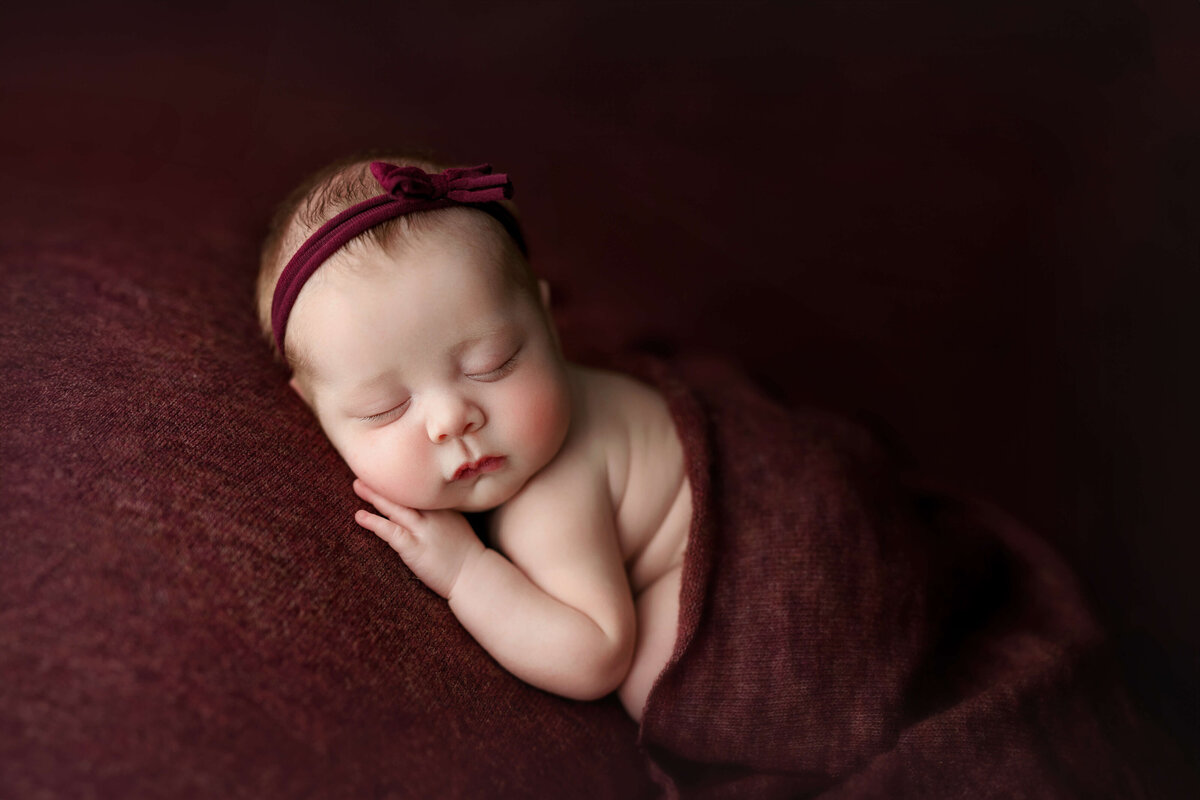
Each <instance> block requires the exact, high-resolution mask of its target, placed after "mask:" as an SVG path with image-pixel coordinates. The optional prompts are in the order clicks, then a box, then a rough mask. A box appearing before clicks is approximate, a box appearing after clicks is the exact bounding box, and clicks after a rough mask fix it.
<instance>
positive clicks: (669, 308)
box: [0, 0, 1200, 762]
mask: <svg viewBox="0 0 1200 800" xmlns="http://www.w3.org/2000/svg"><path fill="white" fill-rule="evenodd" d="M381 86H385V87H387V89H386V90H385V91H381V90H380V87H381ZM391 144H415V145H418V146H427V147H432V148H433V149H434V150H435V151H436V152H438V153H440V154H442V155H444V156H446V157H448V158H450V159H452V160H456V161H459V162H463V163H475V162H479V161H491V162H492V163H494V164H496V165H497V166H498V167H500V168H502V169H504V170H507V171H509V172H510V173H511V174H512V175H513V176H514V179H515V181H516V183H517V192H518V194H517V201H518V203H519V205H520V206H521V208H522V212H523V214H524V217H525V220H526V224H527V228H528V233H529V238H530V240H531V244H532V250H533V253H534V260H535V266H536V267H537V268H538V269H539V270H540V271H541V272H542V274H544V275H545V276H547V277H548V278H549V279H550V280H551V282H552V283H553V285H554V287H555V293H556V298H557V300H558V302H559V304H560V307H561V309H562V314H561V316H562V319H563V323H564V325H565V328H566V329H565V330H564V339H565V341H566V343H567V345H568V347H569V348H570V349H571V350H572V351H573V352H575V353H577V354H586V353H587V352H588V351H589V350H590V349H593V348H599V347H604V348H612V347H621V346H626V345H631V344H635V343H647V342H650V343H653V345H654V346H656V347H658V348H660V349H661V348H676V349H687V350H700V349H708V350H717V351H720V352H723V353H725V354H728V355H731V356H733V357H734V358H736V359H737V360H738V361H740V362H741V363H742V364H744V365H745V366H746V368H747V369H748V370H749V371H751V372H752V373H753V374H754V375H755V376H757V377H758V378H759V379H760V380H762V381H763V382H764V383H766V384H767V385H768V386H770V387H772V388H773V389H774V390H775V391H776V392H778V393H779V394H780V396H781V397H783V398H784V399H786V400H787V401H789V402H793V403H798V402H815V403H820V404H824V405H830V406H834V407H836V408H841V409H844V410H848V411H851V412H856V413H861V414H864V415H867V416H870V417H872V418H874V419H877V420H879V421H880V422H881V423H882V424H885V425H886V426H888V427H889V428H890V429H891V430H893V431H894V432H895V436H896V437H897V438H898V440H900V441H901V442H903V443H904V444H905V445H907V447H908V448H909V449H910V450H911V451H912V453H913V454H914V456H915V457H916V459H917V460H918V461H919V462H920V463H921V464H922V465H923V466H924V467H926V468H927V469H928V470H929V471H930V472H933V473H936V474H939V475H942V476H944V477H948V478H950V479H952V480H954V481H957V482H958V484H959V485H960V486H962V487H963V488H964V489H967V490H969V491H972V492H975V493H978V494H980V495H983V496H985V497H988V498H991V499H993V500H995V501H996V502H997V503H998V504H1000V505H1002V506H1004V507H1005V508H1007V509H1008V510H1010V511H1011V512H1013V513H1014V514H1015V515H1017V516H1018V517H1019V518H1021V519H1022V520H1024V521H1025V522H1027V523H1028V524H1029V525H1030V526H1031V527H1033V528H1034V529H1035V530H1037V531H1039V532H1041V533H1042V534H1043V535H1044V536H1045V537H1046V538H1047V539H1049V540H1050V541H1051V542H1052V543H1053V544H1054V545H1055V546H1056V547H1057V548H1058V549H1059V550H1060V551H1061V552H1062V553H1063V554H1064V555H1065V556H1066V557H1067V558H1068V559H1069V560H1070V561H1071V562H1072V563H1073V564H1074V566H1075V567H1076V569H1077V570H1078V572H1079V574H1080V576H1081V579H1082V582H1083V584H1084V586H1085V589H1086V591H1087V592H1088V594H1089V596H1090V598H1091V600H1092V602H1093V603H1094V605H1095V607H1096V609H1097V611H1098V612H1099V614H1100V616H1101V617H1102V619H1103V621H1104V623H1105V625H1106V626H1107V627H1108V628H1109V629H1110V631H1112V633H1113V641H1114V645H1115V649H1116V652H1117V653H1118V655H1119V656H1120V658H1121V661H1122V664H1123V665H1124V668H1125V670H1126V673H1127V677H1128V680H1129V683H1130V686H1131V688H1132V690H1133V692H1134V695H1135V698H1136V700H1137V702H1138V703H1139V704H1140V705H1141V706H1142V707H1143V708H1144V709H1146V710H1147V711H1148V712H1149V714H1150V715H1151V716H1152V717H1153V718H1155V719H1156V720H1157V721H1158V722H1159V723H1160V724H1161V725H1162V726H1163V728H1164V729H1165V730H1167V731H1168V732H1169V733H1170V734H1171V735H1172V736H1173V737H1174V738H1175V739H1176V740H1177V741H1179V742H1180V744H1181V745H1182V746H1183V748H1184V749H1185V752H1186V753H1187V754H1188V758H1190V759H1191V760H1193V762H1194V761H1195V759H1196V753H1197V752H1198V751H1200V711H1198V709H1200V695H1198V690H1197V681H1196V675H1197V674H1200V625H1198V624H1197V622H1198V620H1200V613H1198V612H1200V595H1198V594H1197V593H1196V592H1195V591H1194V590H1193V586H1194V584H1195V582H1196V578H1195V570H1196V564H1197V557H1198V556H1200V546H1198V544H1197V537H1196V535H1195V533H1196V529H1197V526H1196V524H1195V521H1194V515H1193V499H1194V497H1195V490H1194V488H1193V484H1194V483H1195V481H1196V478H1197V476H1198V474H1200V471H1198V470H1197V468H1196V455H1195V454H1196V453H1197V446H1198V445H1200V435H1198V434H1200V425H1198V423H1197V420H1196V417H1195V409H1197V408H1198V407H1200V382H1198V380H1197V377H1196V369H1195V365H1196V360H1197V359H1196V356H1195V353H1194V347H1195V343H1196V342H1197V341H1198V339H1200V337H1198V336H1197V334H1198V333H1200V331H1198V328H1200V325H1198V323H1197V320H1196V316H1195V315H1194V313H1192V309H1193V307H1194V306H1195V304H1196V302H1197V289H1200V278H1198V276H1197V267H1198V266H1200V200H1198V199H1197V198H1198V191H1197V189H1198V187H1197V183H1198V181H1200V4H1198V3H1196V2H1194V0H1178V2H1165V1H1164V2H1150V1H1149V0H1143V1H1142V2H1134V1H1133V0H1125V1H1122V0H1086V1H1085V0H1079V1H1077V2H1068V1H1067V0H1049V1H1047V0H1037V1H1036V2H1034V1H1033V0H1016V1H1015V2H1013V1H1011V0H1006V1H1005V2H999V1H998V0H997V1H995V2H993V0H973V2H970V3H958V2H932V1H931V0H918V1H915V2H893V3H883V2H853V1H851V2H812V3H785V2H739V3H732V2H731V3H713V2H695V3H687V2H660V3H645V2H637V3H632V2H629V3H626V2H620V3H580V2H529V3H514V4H507V3H495V4H492V3H428V4H414V3H390V4H386V5H383V4H381V5H379V6H373V5H370V4H361V5H356V4H339V5H337V7H336V10H334V7H333V6H332V5H331V6H330V7H329V8H328V9H322V8H321V7H319V6H315V5H312V4H296V3H287V4H285V3H251V4H242V3H220V2H211V3H206V4H203V5H189V6H171V7H169V8H168V7H166V6H165V4H151V3H145V4H140V5H130V4H125V5H121V6H111V5H103V6H101V5H99V4H97V5H94V6H91V5H86V4H78V3H77V4H54V3H42V4H32V5H29V6H28V7H27V8H24V9H22V10H20V11H14V10H5V11H3V12H0V181H2V185H3V189H4V191H3V194H4V197H3V199H2V200H0V209H2V210H3V211H4V213H5V214H17V213H31V212H30V211H29V209H36V210H37V213H38V214H44V215H51V217H50V218H53V217H54V216H58V215H61V219H60V220H55V228H56V229H57V230H60V231H61V236H63V237H69V236H71V235H72V231H73V230H75V229H77V228H78V227H79V226H78V225H77V224H76V222H75V220H77V219H79V218H80V217H81V216H87V215H90V214H95V215H106V216H107V217H109V218H116V219H120V220H122V221H124V223H125V224H126V225H127V226H128V230H129V231H130V232H131V235H136V231H137V230H138V229H139V227H146V226H151V227H153V228H154V229H155V230H156V231H158V232H162V231H166V232H168V233H171V234H174V235H177V236H179V237H183V238H194V237H197V236H201V237H209V238H211V239H212V240H213V246H214V247H225V248H228V247H234V248H239V249H241V250H244V252H245V259H246V270H247V279H246V287H247V305H246V314H247V319H249V315H250V313H251V312H250V300H249V294H248V293H249V286H250V281H251V277H250V276H251V274H252V272H253V269H254V259H255V247H256V243H257V241H258V238H259V236H260V234H261V230H262V226H263V225H264V224H265V220H266V218H267V216H268V214H269V213H270V209H271V207H272V204H273V203H274V202H276V201H277V200H278V199H279V198H280V197H281V196H282V195H283V193H284V192H285V191H286V190H287V189H288V188H289V187H290V186H291V184H292V183H293V182H295V181H296V180H297V179H298V178H299V177H300V176H301V175H302V174H303V173H304V172H305V171H307V170H308V169H311V168H313V167H315V166H317V165H319V164H320V163H321V162H323V161H324V160H326V159H327V158H330V157H332V156H335V155H338V154H341V153H343V152H345V151H347V150H354V149H358V148H361V147H364V146H375V145H391ZM163 269H164V270H170V269H171V265H170V263H169V260H167V259H164V264H163ZM5 302H6V303H7V302H8V300H7V299H6V300H5ZM149 302H153V299H152V298H151V299H150V300H149ZM614 307H617V308H620V309H621V310H622V313H621V315H620V319H619V320H618V321H615V322H614V320H613V315H612V309H613V308H614ZM631 320H635V321H636V322H635V323H634V322H631ZM268 362H269V357H268V355H267V353H266V351H265V350H264V354H263V363H264V369H267V368H268V366H267V365H268ZM3 535H4V536H6V537H7V536H19V535H20V532H19V531H4V532H3Z"/></svg>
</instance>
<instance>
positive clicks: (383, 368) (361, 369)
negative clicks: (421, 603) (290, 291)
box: [288, 233, 571, 511]
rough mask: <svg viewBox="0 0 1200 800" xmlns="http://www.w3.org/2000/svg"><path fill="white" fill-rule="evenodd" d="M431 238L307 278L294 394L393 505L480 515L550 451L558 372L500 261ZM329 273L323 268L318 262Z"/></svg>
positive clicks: (544, 330)
mask: <svg viewBox="0 0 1200 800" xmlns="http://www.w3.org/2000/svg"><path fill="white" fill-rule="evenodd" d="M495 249H496V248H494V247H493V248H489V247H487V246H486V243H483V244H481V243H480V242H478V241H472V240H471V238H470V237H469V236H448V235H445V234H436V233H431V234H428V235H425V236H423V237H421V238H419V239H417V240H415V241H414V242H412V246H411V247H410V248H409V249H407V250H406V251H405V252H404V253H403V255H401V256H399V257H395V256H391V255H388V254H387V253H384V252H382V251H380V250H378V249H377V248H372V252H370V253H368V254H364V255H362V256H358V257H356V258H355V261H356V263H354V264H352V265H348V266H343V265H338V267H337V268H334V269H326V270H324V271H323V273H318V275H317V276H315V277H316V279H315V280H313V281H311V282H310V283H309V285H307V286H305V288H304V290H303V291H302V292H301V294H300V297H299V299H298V301H297V303H296V306H295V308H294V310H293V312H292V316H291V319H290V321H289V323H288V339H289V341H290V342H294V343H295V344H296V345H297V346H298V347H300V348H302V350H303V352H304V353H305V355H306V357H307V364H306V366H305V368H304V369H303V371H302V373H297V376H296V377H295V378H294V379H293V381H292V385H293V386H294V387H295V388H296V390H297V391H298V392H299V393H300V394H301V396H303V397H304V398H305V400H306V401H307V402H308V404H309V405H310V406H311V407H312V408H313V410H314V412H315V413H316V415H317V419H318V420H319V421H320V423H321V426H322V428H323V429H324V430H325V433H326V435H328V436H329V439H330V441H332V442H333V444H334V446H335V447H336V448H337V450H338V452H339V453H341V455H342V457H343V458H344V459H345V460H346V463H347V464H349V466H350V468H351V469H352V470H353V471H354V473H355V474H356V475H357V476H358V477H359V478H361V479H362V480H363V481H365V482H366V483H367V485H368V486H370V487H371V488H373V489H374V490H376V491H377V492H379V493H380V494H382V495H384V496H385V497H387V498H388V499H389V500H391V501H393V502H395V503H399V504H401V505H405V506H410V507H412V508H418V509H422V510H429V509H439V508H455V509H458V510H460V511H481V510H485V509H489V508H494V507H496V506H498V505H500V504H501V503H504V502H505V501H507V500H508V499H509V498H510V497H512V496H513V495H515V494H516V493H517V492H518V491H520V489H521V488H522V487H523V486H524V485H525V483H526V481H528V480H529V479H530V478H531V477H532V476H533V475H534V474H536V473H537V472H538V471H539V470H540V469H541V468H542V467H544V466H545V465H546V464H548V463H549V462H550V461H551V460H552V459H553V458H554V456H555V455H556V454H557V453H558V451H559V449H560V448H561V446H562V443H563V440H564V438H565V437H566V432H567V428H568V425H569V422H570V408H571V401H570V390H569V387H568V383H567V373H566V367H565V364H564V362H563V359H562V355H561V353H560V351H559V348H558V343H557V341H556V339H555V337H554V335H553V334H552V332H551V329H550V323H549V321H548V316H547V314H546V312H545V309H544V307H543V306H544V302H541V301H539V299H537V298H533V297H530V296H529V295H528V293H527V292H522V291H520V290H518V289H516V288H514V287H513V286H512V285H511V284H510V283H509V282H508V281H506V280H505V278H504V277H503V275H502V274H501V270H500V268H499V266H498V265H497V264H496V263H495V260H497V259H500V258H503V257H505V256H503V255H502V254H498V253H495V252H493V251H494V250H495ZM327 266H332V265H327Z"/></svg>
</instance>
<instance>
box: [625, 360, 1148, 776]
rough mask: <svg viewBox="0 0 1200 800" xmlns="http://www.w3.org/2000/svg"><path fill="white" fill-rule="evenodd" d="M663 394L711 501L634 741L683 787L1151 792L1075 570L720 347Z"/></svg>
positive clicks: (649, 370) (640, 368) (647, 370)
mask: <svg viewBox="0 0 1200 800" xmlns="http://www.w3.org/2000/svg"><path fill="white" fill-rule="evenodd" d="M625 366H626V368H627V369H632V370H633V371H635V372H639V373H640V374H641V375H642V376H643V377H645V378H646V379H648V380H651V381H652V382H654V383H656V384H657V385H658V386H659V387H660V389H661V390H662V391H663V392H664V393H665V394H666V396H667V398H668V401H669V403H670V404H671V407H672V410H673V413H674V414H675V418H676V424H677V426H678V428H679V432H680V435H681V437H682V439H683V442H684V445H685V450H686V454H687V459H688V470H689V477H690V479H691V482H692V487H693V492H694V500H695V509H696V511H695V517H694V519H693V524H692V530H691V534H690V540H689V544H688V550H687V555H686V557H685V565H684V576H683V590H682V595H681V612H680V633H679V638H678V641H677V644H676V648H675V653H674V656H673V659H672V661H671V663H670V664H669V665H668V667H667V668H666V670H665V671H664V672H663V674H662V675H661V676H660V677H659V679H658V682H657V683H656V685H655V687H654V689H653V691H652V692H651V695H650V698H649V700H648V702H647V705H646V709H645V716H644V719H643V721H642V725H641V730H640V742H641V744H642V746H643V748H644V749H645V750H646V752H647V753H648V755H649V756H650V759H651V762H652V768H653V770H654V772H655V774H656V778H657V779H658V780H659V782H660V783H662V784H663V785H664V787H665V788H666V790H667V794H668V796H671V797H755V798H760V797H797V796H821V797H829V798H832V797H875V796H879V797H921V798H925V797H957V796H964V797H965V796H971V797H979V796H997V797H1000V796H1004V797H1013V796H1024V797H1059V796H1064V797H1074V796H1082V795H1086V796H1105V797H1141V796H1145V795H1144V792H1143V789H1142V788H1141V783H1140V776H1139V775H1137V774H1136V773H1135V772H1134V771H1133V770H1132V769H1131V768H1130V767H1127V766H1126V764H1127V760H1126V758H1125V756H1126V755H1127V754H1128V753H1129V752H1130V751H1131V749H1135V748H1136V747H1137V742H1136V738H1137V736H1138V727H1139V725H1138V721H1137V719H1136V716H1135V715H1134V713H1133V712H1132V710H1131V708H1130V707H1129V705H1128V703H1127V702H1126V701H1125V699H1124V696H1123V695H1122V693H1121V691H1120V689H1119V683H1118V682H1117V680H1116V679H1115V677H1114V675H1113V674H1112V673H1111V670H1110V667H1109V664H1110V662H1109V659H1108V656H1107V653H1106V651H1105V649H1104V639H1103V636H1102V633H1101V631H1100V630H1099V629H1098V627H1097V626H1096V624H1095V623H1094V621H1093V618H1092V616H1091V615H1090V614H1089V612H1088V610H1087V608H1086V606H1085V604H1084V602H1083V600H1082V599H1081V596H1080V593H1079V591H1078V590H1077V587H1076V585H1075V581H1074V579H1073V577H1072V575H1071V573H1070V571H1069V570H1068V569H1067V568H1066V567H1065V565H1064V564H1063V563H1062V562H1061V561H1060V560H1059V558H1058V557H1057V556H1056V555H1055V554H1054V553H1053V552H1052V551H1051V550H1050V549H1049V548H1048V547H1046V546H1045V545H1044V544H1042V543H1041V542H1040V541H1039V540H1038V539H1036V538H1035V537H1034V536H1032V535H1031V534H1029V533H1028V532H1027V531H1025V530H1024V529H1023V528H1022V527H1021V526H1020V525H1019V524H1017V523H1016V522H1014V521H1013V520H1011V519H1010V518H1008V517H1006V516H1004V515H1003V514H1001V513H999V512H998V511H996V510H994V509H992V508H990V507H988V506H987V505H986V504H983V503H981V502H978V501H973V500H966V499H961V498H957V497H955V496H954V495H953V494H951V493H948V492H945V491H942V490H939V489H938V488H937V487H936V486H934V485H933V484H932V483H930V482H928V481H923V480H920V479H919V478H917V477H916V476H915V475H914V474H913V473H911V472H910V471H908V470H906V469H905V468H904V466H903V460H902V459H900V458H899V457H897V455H896V454H894V453H893V452H892V451H891V450H890V449H889V448H888V447H886V446H885V445H884V444H883V442H882V439H881V438H880V437H877V436H875V435H873V434H872V433H871V432H870V431H869V430H868V429H867V428H866V427H864V426H860V425H858V424H856V423H854V422H851V421H849V420H847V419H843V418H840V417H838V416H835V415H832V414H829V413H825V412H819V411H815V410H811V409H799V410H789V409H785V408H783V407H782V406H780V405H778V404H776V403H774V402H772V401H771V400H770V399H768V398H767V397H766V396H765V395H764V394H763V393H761V392H760V391H758V390H757V389H756V388H755V387H754V386H752V385H751V384H750V382H749V381H748V380H746V379H745V378H744V377H742V376H740V375H739V374H738V373H737V372H735V371H733V370H732V369H730V368H727V367H726V366H723V365H722V364H720V363H719V362H716V361H713V360H690V361H678V362H674V363H672V364H671V368H670V371H668V370H667V368H666V367H665V366H664V365H663V364H662V363H638V364H632V365H628V364H627V365H625Z"/></svg>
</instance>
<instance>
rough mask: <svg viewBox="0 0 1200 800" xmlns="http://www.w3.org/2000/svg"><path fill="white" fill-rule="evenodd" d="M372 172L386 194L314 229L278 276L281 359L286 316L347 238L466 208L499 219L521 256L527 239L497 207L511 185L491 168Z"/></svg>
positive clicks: (275, 325)
mask: <svg viewBox="0 0 1200 800" xmlns="http://www.w3.org/2000/svg"><path fill="white" fill-rule="evenodd" d="M371 174H372V175H374V176H375V180H377V181H378V182H379V185H380V186H382V187H383V189H384V194H381V195H377V196H375V197H372V198H371V199H369V200H364V201H363V202H361V203H359V204H358V205H354V206H351V207H350V208H347V209H346V210H345V211H343V212H342V213H340V214H338V215H337V216H336V217H334V218H333V219H331V220H329V221H328V222H326V223H325V224H324V225H322V226H321V227H320V228H318V229H317V232H316V233H314V234H313V235H312V236H310V237H308V239H307V240H306V241H305V242H304V244H302V245H300V249H299V250H297V251H296V254H295V255H293V256H292V258H291V260H290V261H288V263H287V266H286V267H284V268H283V272H282V273H280V275H279V282H278V283H277V284H275V295H274V297H273V298H272V300H271V330H272V331H273V332H274V334H275V346H276V347H277V348H279V354H280V355H283V354H284V350H283V337H284V333H285V331H286V330H287V321H288V315H289V314H291V312H292V306H293V305H295V303H296V298H297V297H299V296H300V290H301V289H303V288H304V284H305V283H306V282H307V281H308V279H309V278H310V277H312V274H313V273H314V272H316V271H317V269H318V268H319V267H320V266H321V265H322V264H324V263H325V261H327V260H328V259H329V257H330V256H332V255H333V254H334V253H336V252H337V251H338V250H339V249H340V248H341V247H342V246H343V245H345V244H346V243H347V242H349V241H350V240H351V239H353V238H354V237H356V236H358V235H359V234H361V233H363V232H365V231H367V230H370V229H371V228H374V227H375V226H376V225H380V224H382V223H384V222H387V221H388V220H390V219H395V218H396V217H402V216H404V215H406V214H411V213H413V212H415V211H431V210H433V209H437V208H448V207H450V206H470V207H472V208H478V209H479V210H480V211H484V212H486V213H488V214H490V215H492V216H493V217H495V218H496V219H497V220H499V221H500V223H501V224H502V225H503V226H504V228H505V230H507V231H508V233H509V235H511V236H512V237H513V240H514V241H516V243H517V246H518V247H519V248H520V249H521V252H522V253H524V252H525V240H524V237H523V236H522V235H521V229H520V226H519V225H518V224H517V220H516V218H515V217H513V215H512V214H511V213H510V212H509V211H508V210H507V209H506V208H504V206H502V205H500V201H501V200H504V199H506V198H509V197H512V194H513V187H512V181H510V180H509V179H508V175H506V174H504V173H493V172H492V166H491V165H490V164H480V165H479V166H477V167H455V168H451V169H447V170H445V171H444V172H436V173H433V174H430V173H427V172H425V171H424V170H422V169H420V168H419V167H398V166H396V165H395V164H387V163H384V162H382V161H374V162H372V163H371Z"/></svg>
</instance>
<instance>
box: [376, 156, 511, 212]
mask: <svg viewBox="0 0 1200 800" xmlns="http://www.w3.org/2000/svg"><path fill="white" fill-rule="evenodd" d="M371 174H372V175H374V176H375V180H377V181H378V182H379V185H380V186H382V187H383V189H384V191H385V192H387V193H388V194H390V195H391V196H392V197H397V198H400V197H409V198H414V199H416V198H422V199H425V200H440V199H441V198H443V197H444V198H447V199H449V200H453V201H454V202H456V203H488V202H497V201H499V200H504V199H507V198H509V197H512V181H510V180H509V179H508V176H507V175H505V174H503V173H493V172H492V166H491V165H490V164H480V165H479V166H477V167H452V168H450V169H448V170H446V171H445V172H435V173H433V174H432V175H431V174H429V173H428V172H426V171H425V170H423V169H421V168H420V167H398V166H396V165H395V164H385V163H384V162H382V161H375V162H373V163H372V164H371Z"/></svg>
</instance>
